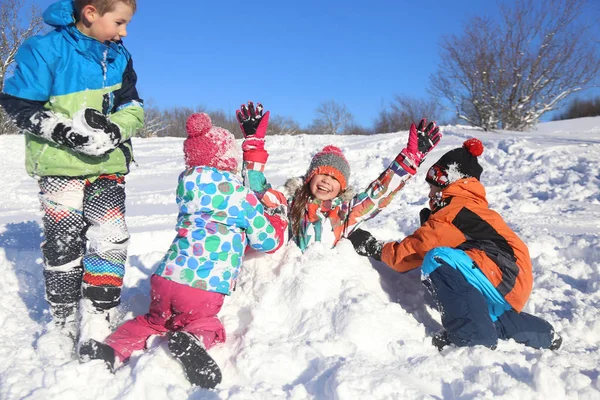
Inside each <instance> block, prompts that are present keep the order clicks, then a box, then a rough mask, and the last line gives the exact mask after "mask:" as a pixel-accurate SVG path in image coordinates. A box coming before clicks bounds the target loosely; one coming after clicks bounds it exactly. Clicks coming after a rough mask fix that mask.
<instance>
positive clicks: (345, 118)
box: [309, 100, 354, 135]
mask: <svg viewBox="0 0 600 400" xmlns="http://www.w3.org/2000/svg"><path fill="white" fill-rule="evenodd" d="M316 113H317V117H316V118H315V119H314V120H313V123H312V126H311V127H310V128H309V131H311V132H312V133H321V134H325V135H338V134H341V133H344V130H345V128H346V127H347V126H348V125H349V124H350V123H352V120H353V119H354V117H353V116H352V114H351V113H350V112H349V111H348V109H347V108H346V106H345V105H343V104H339V103H336V102H335V101H334V100H330V101H326V102H323V103H321V104H320V105H319V107H317V110H316Z"/></svg>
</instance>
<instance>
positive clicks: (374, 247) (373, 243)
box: [348, 228, 383, 261]
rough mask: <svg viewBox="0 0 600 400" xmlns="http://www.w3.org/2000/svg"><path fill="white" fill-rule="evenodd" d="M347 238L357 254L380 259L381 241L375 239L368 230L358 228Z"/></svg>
mask: <svg viewBox="0 0 600 400" xmlns="http://www.w3.org/2000/svg"><path fill="white" fill-rule="evenodd" d="M348 239H350V241H351V242H352V246H354V250H356V252H357V253H358V254H360V255H361V256H367V257H371V258H374V259H375V260H377V261H381V249H382V248H383V242H382V241H380V240H377V239H375V237H374V236H373V235H371V233H370V232H368V231H365V230H362V229H360V228H358V229H356V230H355V231H354V232H352V234H350V236H348Z"/></svg>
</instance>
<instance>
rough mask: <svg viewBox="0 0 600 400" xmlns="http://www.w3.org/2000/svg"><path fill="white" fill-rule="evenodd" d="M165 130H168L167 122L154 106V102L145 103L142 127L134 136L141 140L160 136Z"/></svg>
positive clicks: (150, 100)
mask: <svg viewBox="0 0 600 400" xmlns="http://www.w3.org/2000/svg"><path fill="white" fill-rule="evenodd" d="M167 129H169V122H168V121H167V120H166V118H165V116H164V114H163V112H162V111H161V110H160V109H158V107H156V106H155V105H154V100H153V99H149V100H147V101H145V102H144V126H143V127H142V129H140V130H138V131H137V132H136V136H138V137H142V138H151V137H157V136H162V135H161V134H162V133H163V132H165V131H166V130H167Z"/></svg>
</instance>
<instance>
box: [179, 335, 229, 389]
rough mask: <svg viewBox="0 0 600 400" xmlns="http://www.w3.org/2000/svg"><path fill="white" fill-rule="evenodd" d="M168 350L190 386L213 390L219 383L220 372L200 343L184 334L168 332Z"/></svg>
mask: <svg viewBox="0 0 600 400" xmlns="http://www.w3.org/2000/svg"><path fill="white" fill-rule="evenodd" d="M168 338H169V350H170V351H171V353H172V354H173V356H175V358H177V359H178V360H179V361H180V362H181V364H183V369H184V370H185V374H186V375H187V378H188V380H189V381H190V383H191V384H192V385H196V386H200V387H202V388H205V389H213V388H214V387H215V386H217V385H218V384H219V383H221V378H222V376H221V370H220V369H219V366H218V365H217V363H216V362H215V360H213V359H212V357H211V356H209V355H208V353H207V352H206V350H205V349H204V347H203V346H202V345H201V344H200V342H199V341H198V340H197V339H196V338H195V337H194V336H193V335H191V334H189V333H186V332H170V333H169V334H168Z"/></svg>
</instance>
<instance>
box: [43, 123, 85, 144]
mask: <svg viewBox="0 0 600 400" xmlns="http://www.w3.org/2000/svg"><path fill="white" fill-rule="evenodd" d="M50 139H51V140H52V141H53V142H55V143H57V144H60V145H61V146H65V147H68V148H70V149H79V148H82V147H84V146H85V145H86V144H88V142H89V141H90V137H89V136H85V135H82V134H80V133H79V132H77V131H75V130H74V129H73V127H72V126H71V125H68V124H65V123H63V122H58V123H57V124H56V125H55V126H54V129H53V130H52V133H51V134H50Z"/></svg>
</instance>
